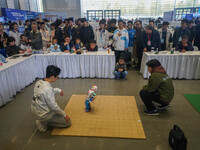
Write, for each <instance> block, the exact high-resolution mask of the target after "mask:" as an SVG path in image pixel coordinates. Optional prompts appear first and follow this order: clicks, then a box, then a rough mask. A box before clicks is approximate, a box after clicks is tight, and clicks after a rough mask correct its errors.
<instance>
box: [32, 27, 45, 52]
mask: <svg viewBox="0 0 200 150" xmlns="http://www.w3.org/2000/svg"><path fill="white" fill-rule="evenodd" d="M29 39H30V40H31V46H32V49H35V50H41V49H42V35H41V33H40V32H39V30H37V31H36V32H33V30H32V31H31V32H30V36H29Z"/></svg>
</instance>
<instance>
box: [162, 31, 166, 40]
mask: <svg viewBox="0 0 200 150" xmlns="http://www.w3.org/2000/svg"><path fill="white" fill-rule="evenodd" d="M166 33H167V31H162V39H164V37H165V36H166ZM164 35H165V36H164Z"/></svg>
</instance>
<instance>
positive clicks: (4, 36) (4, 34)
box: [0, 32, 8, 49]
mask: <svg viewBox="0 0 200 150" xmlns="http://www.w3.org/2000/svg"><path fill="white" fill-rule="evenodd" d="M3 38H4V39H8V34H7V33H6V32H3ZM0 49H4V45H3V41H1V35H0Z"/></svg>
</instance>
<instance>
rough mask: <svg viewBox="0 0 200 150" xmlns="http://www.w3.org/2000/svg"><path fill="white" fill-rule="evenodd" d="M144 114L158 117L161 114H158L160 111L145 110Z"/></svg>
mask: <svg viewBox="0 0 200 150" xmlns="http://www.w3.org/2000/svg"><path fill="white" fill-rule="evenodd" d="M144 114H145V115H149V116H158V115H159V112H158V110H152V111H148V110H145V111H144Z"/></svg>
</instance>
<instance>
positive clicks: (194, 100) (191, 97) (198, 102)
mask: <svg viewBox="0 0 200 150" xmlns="http://www.w3.org/2000/svg"><path fill="white" fill-rule="evenodd" d="M184 96H185V98H187V100H188V101H189V102H190V103H191V104H192V106H193V107H194V108H195V109H196V110H197V111H198V112H199V113H200V95H199V94H184Z"/></svg>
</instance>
